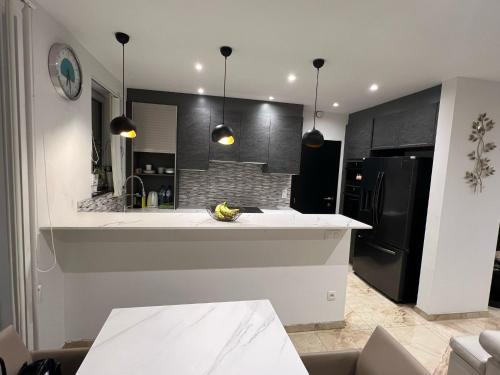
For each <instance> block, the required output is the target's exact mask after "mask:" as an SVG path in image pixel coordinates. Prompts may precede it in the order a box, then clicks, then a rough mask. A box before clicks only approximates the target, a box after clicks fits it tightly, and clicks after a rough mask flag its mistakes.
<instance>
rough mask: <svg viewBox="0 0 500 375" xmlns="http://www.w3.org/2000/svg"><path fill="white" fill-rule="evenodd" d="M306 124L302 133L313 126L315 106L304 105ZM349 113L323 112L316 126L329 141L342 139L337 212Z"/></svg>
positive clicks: (337, 210) (337, 209)
mask: <svg viewBox="0 0 500 375" xmlns="http://www.w3.org/2000/svg"><path fill="white" fill-rule="evenodd" d="M303 113H304V114H303V116H304V125H303V127H302V134H303V133H305V132H306V131H307V130H309V129H312V127H313V113H314V107H312V106H304V112H303ZM348 118H349V115H348V114H346V113H333V112H323V117H321V118H316V128H317V129H318V130H319V131H320V132H321V133H323V137H325V140H328V141H341V142H342V149H341V150H340V166H339V176H338V186H337V204H336V207H335V212H336V213H338V212H339V205H340V190H341V187H342V167H343V164H344V162H343V160H344V140H345V128H346V125H347V121H348Z"/></svg>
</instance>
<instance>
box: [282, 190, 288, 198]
mask: <svg viewBox="0 0 500 375" xmlns="http://www.w3.org/2000/svg"><path fill="white" fill-rule="evenodd" d="M281 198H288V189H283V190H282V191H281Z"/></svg>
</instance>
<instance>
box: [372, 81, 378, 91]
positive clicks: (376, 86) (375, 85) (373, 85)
mask: <svg viewBox="0 0 500 375" xmlns="http://www.w3.org/2000/svg"><path fill="white" fill-rule="evenodd" d="M377 90H378V85H377V84H376V83H372V85H371V86H370V91H377Z"/></svg>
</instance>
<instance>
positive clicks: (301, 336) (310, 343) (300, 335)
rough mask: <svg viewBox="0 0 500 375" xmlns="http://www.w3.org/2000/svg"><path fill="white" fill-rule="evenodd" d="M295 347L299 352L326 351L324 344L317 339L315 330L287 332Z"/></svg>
mask: <svg viewBox="0 0 500 375" xmlns="http://www.w3.org/2000/svg"><path fill="white" fill-rule="evenodd" d="M288 336H290V339H291V340H292V343H293V345H294V346H295V349H297V351H298V352H299V353H318V352H324V351H326V348H325V346H324V345H323V343H322V342H321V340H320V339H319V337H318V335H317V333H316V332H297V333H289V334H288Z"/></svg>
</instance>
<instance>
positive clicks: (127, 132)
mask: <svg viewBox="0 0 500 375" xmlns="http://www.w3.org/2000/svg"><path fill="white" fill-rule="evenodd" d="M115 38H116V40H117V41H118V43H120V44H121V45H122V85H123V86H122V90H123V92H122V103H123V108H122V115H121V116H118V117H115V118H114V119H113V120H111V122H110V124H109V128H110V130H111V134H114V135H121V136H122V137H125V138H135V137H136V136H137V128H136V126H135V124H134V123H133V122H132V120H130V119H129V118H128V117H127V116H125V103H126V93H125V44H127V43H128V42H129V40H130V37H129V36H128V35H127V34H125V33H122V32H117V33H115Z"/></svg>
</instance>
